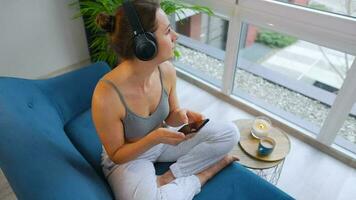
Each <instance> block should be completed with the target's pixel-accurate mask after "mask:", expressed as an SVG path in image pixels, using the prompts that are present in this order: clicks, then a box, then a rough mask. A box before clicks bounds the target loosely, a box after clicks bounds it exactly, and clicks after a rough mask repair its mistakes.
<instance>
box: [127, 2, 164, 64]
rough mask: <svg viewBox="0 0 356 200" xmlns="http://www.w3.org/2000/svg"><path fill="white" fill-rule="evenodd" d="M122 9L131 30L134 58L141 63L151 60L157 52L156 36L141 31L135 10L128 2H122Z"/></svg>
mask: <svg viewBox="0 0 356 200" xmlns="http://www.w3.org/2000/svg"><path fill="white" fill-rule="evenodd" d="M123 8H124V11H125V14H126V16H127V18H128V19H129V23H130V25H131V28H132V30H133V34H134V38H133V41H134V43H133V49H134V53H135V55H136V57H137V58H138V59H140V60H143V61H149V60H152V59H153V58H154V57H155V56H156V55H157V52H158V48H157V41H156V36H155V35H154V34H153V33H152V32H146V31H145V30H144V29H143V27H142V25H141V23H140V20H139V18H138V16H137V13H136V11H135V8H134V7H133V5H132V4H131V2H130V1H129V0H124V2H123Z"/></svg>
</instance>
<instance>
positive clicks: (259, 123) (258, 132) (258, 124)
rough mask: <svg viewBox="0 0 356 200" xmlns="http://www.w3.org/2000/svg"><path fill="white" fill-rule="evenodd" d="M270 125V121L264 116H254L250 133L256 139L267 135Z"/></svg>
mask: <svg viewBox="0 0 356 200" xmlns="http://www.w3.org/2000/svg"><path fill="white" fill-rule="evenodd" d="M271 127H272V122H271V120H270V119H268V118H267V117H265V116H259V117H256V118H255V120H254V121H253V124H252V129H251V135H252V136H253V137H255V138H257V139H262V138H264V137H267V136H268V133H269V132H270V130H271Z"/></svg>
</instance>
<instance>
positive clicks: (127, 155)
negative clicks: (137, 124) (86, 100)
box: [92, 82, 155, 163]
mask: <svg viewBox="0 0 356 200" xmlns="http://www.w3.org/2000/svg"><path fill="white" fill-rule="evenodd" d="M124 114H125V108H124V106H123V105H122V102H121V101H120V99H119V98H118V96H117V94H116V93H115V91H114V89H113V88H112V87H111V86H110V85H108V84H105V83H100V82H99V84H98V85H97V86H96V88H95V91H94V94H93V98H92V117H93V122H94V125H95V128H96V131H97V133H98V135H99V138H100V140H101V142H102V144H103V145H104V148H105V150H106V152H107V154H108V156H109V158H110V159H111V160H112V161H113V162H115V163H124V162H127V161H129V160H132V159H135V158H136V157H138V156H139V155H141V154H142V153H143V152H145V151H147V150H148V149H149V148H151V147H152V146H154V145H155V143H154V141H152V140H151V139H150V138H145V139H141V140H139V141H138V142H135V143H129V144H126V141H125V137H124V128H123V124H122V122H121V120H120V119H121V118H122V117H123V116H124Z"/></svg>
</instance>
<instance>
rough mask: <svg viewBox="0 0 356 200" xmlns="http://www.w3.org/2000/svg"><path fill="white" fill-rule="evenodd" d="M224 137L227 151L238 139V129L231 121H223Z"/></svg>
mask: <svg viewBox="0 0 356 200" xmlns="http://www.w3.org/2000/svg"><path fill="white" fill-rule="evenodd" d="M224 130H225V131H224V137H225V138H226V140H227V143H226V146H227V147H228V149H229V151H230V150H231V149H232V148H233V147H234V146H235V145H236V144H237V142H238V141H239V139H240V131H239V129H238V128H237V126H236V125H235V124H234V123H232V122H226V123H224Z"/></svg>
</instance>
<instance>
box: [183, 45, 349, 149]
mask: <svg viewBox="0 0 356 200" xmlns="http://www.w3.org/2000/svg"><path fill="white" fill-rule="evenodd" d="M177 49H178V50H179V51H180V52H181V54H182V57H181V58H180V59H179V61H180V62H182V63H184V64H187V65H188V66H192V67H194V68H196V69H198V70H200V71H202V72H204V73H205V74H208V75H209V76H211V77H212V78H214V79H216V80H218V81H222V77H223V70H224V63H223V62H222V61H220V60H217V59H214V58H211V57H209V56H207V55H205V54H203V53H200V52H197V51H194V50H191V49H189V48H187V47H184V46H182V45H177ZM235 86H237V87H238V88H239V89H241V90H243V91H245V92H247V93H248V94H250V95H252V96H254V97H257V98H259V99H263V100H265V101H266V102H267V103H270V104H272V105H274V106H276V107H278V108H280V109H282V110H284V111H287V112H289V113H292V114H294V115H296V116H298V117H300V118H302V119H304V120H306V121H309V122H311V123H313V124H315V125H316V126H318V127H321V125H322V123H323V121H324V120H325V119H326V117H327V114H328V113H329V111H330V107H329V106H326V105H324V104H322V103H320V102H318V101H316V100H313V99H310V98H308V97H306V96H303V95H301V94H299V93H296V92H293V91H291V90H289V89H287V88H284V87H281V86H279V85H276V84H273V83H271V82H269V81H267V80H265V79H263V78H261V77H258V76H255V75H253V74H251V73H249V72H246V71H244V70H240V69H238V70H237V72H236V78H235ZM276 97H278V98H276ZM338 134H339V135H341V136H343V137H344V138H346V139H347V140H349V141H351V142H353V143H355V144H356V118H355V117H351V116H349V117H348V118H347V120H346V121H345V123H344V125H343V127H342V128H341V129H340V131H339V133H338Z"/></svg>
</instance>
